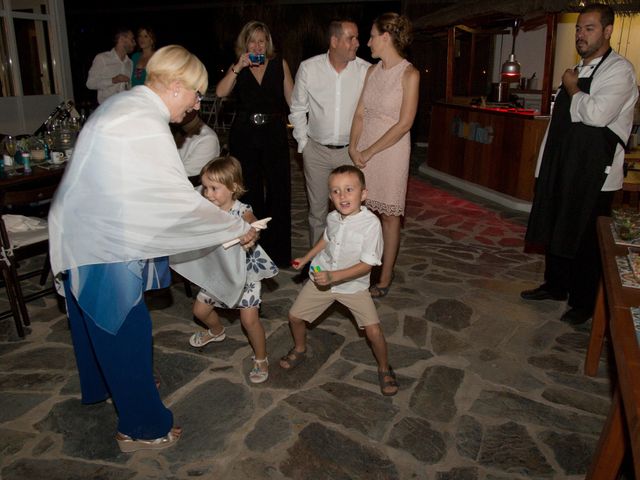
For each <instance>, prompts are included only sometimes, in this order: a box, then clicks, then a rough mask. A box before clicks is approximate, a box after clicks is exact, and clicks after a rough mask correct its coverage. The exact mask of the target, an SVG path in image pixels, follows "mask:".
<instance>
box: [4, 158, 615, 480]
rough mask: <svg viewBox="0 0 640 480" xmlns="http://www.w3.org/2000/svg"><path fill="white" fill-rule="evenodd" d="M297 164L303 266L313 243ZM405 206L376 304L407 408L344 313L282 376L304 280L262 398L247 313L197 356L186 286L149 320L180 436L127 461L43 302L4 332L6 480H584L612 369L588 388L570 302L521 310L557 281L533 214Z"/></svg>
mask: <svg viewBox="0 0 640 480" xmlns="http://www.w3.org/2000/svg"><path fill="white" fill-rule="evenodd" d="M421 155H424V151H421V149H416V158H415V159H414V160H415V162H419V161H421V158H420V156H421ZM298 162H299V160H298V159H296V161H294V162H293V163H292V168H293V172H294V175H293V178H294V185H293V221H294V229H293V230H294V231H293V234H292V235H293V245H294V253H295V254H301V253H302V252H303V251H304V250H305V248H306V242H307V234H306V232H307V229H306V204H305V196H304V187H303V183H302V176H301V173H300V166H299V163H298ZM408 199H409V200H408V208H407V216H406V220H405V225H404V230H403V234H402V246H401V251H400V255H399V259H398V265H397V268H396V277H395V281H394V283H393V287H392V289H391V291H390V294H389V295H388V297H386V298H384V299H383V300H381V301H379V302H378V306H379V314H380V317H381V320H382V324H383V328H384V331H385V334H386V336H387V340H388V342H389V347H390V360H391V364H392V365H393V366H394V368H395V369H396V371H397V372H398V374H399V380H400V383H401V388H400V392H399V393H398V395H397V396H395V397H392V398H387V397H383V396H381V395H380V394H379V390H378V386H377V378H376V369H375V363H374V360H373V357H372V354H371V352H370V350H369V348H368V346H367V344H366V341H365V339H364V338H363V337H362V335H360V334H359V333H358V331H357V329H356V328H355V324H354V322H353V321H352V320H351V319H350V318H349V317H348V315H346V314H345V312H344V310H342V309H341V308H332V309H330V310H329V311H328V313H327V314H325V315H324V317H323V319H322V320H321V321H319V322H317V323H316V324H315V325H314V326H313V328H312V329H311V330H310V332H309V340H310V344H309V345H310V349H309V352H310V355H309V358H308V361H307V362H306V363H304V364H303V365H301V366H300V367H299V368H298V369H296V370H295V371H293V372H290V373H286V372H283V371H282V370H280V368H279V367H278V365H277V359H278V358H279V357H280V356H282V355H283V354H284V353H285V352H286V351H287V350H288V348H289V347H290V346H291V344H292V341H291V338H290V334H289V330H288V327H287V311H288V308H289V307H290V305H291V303H292V301H293V299H294V298H295V296H296V294H297V292H298V291H299V289H300V285H299V284H298V283H296V282H295V281H294V279H295V274H296V273H295V272H293V271H283V272H281V273H280V274H279V275H278V276H277V277H276V278H275V279H274V280H272V281H267V282H265V286H264V296H263V300H264V303H263V307H262V310H261V318H262V320H263V323H264V325H265V329H266V331H267V335H268V339H267V344H268V348H269V351H270V358H271V369H270V378H269V380H268V381H267V382H266V383H265V384H262V385H257V386H255V385H251V384H250V383H249V382H248V380H247V373H248V371H249V368H250V356H251V350H250V347H249V346H248V343H247V341H246V338H245V336H244V335H243V333H242V330H241V327H240V322H239V320H238V318H237V316H236V315H233V314H229V315H227V316H225V317H224V322H225V324H226V327H227V334H228V339H227V340H225V341H224V342H222V343H220V344H210V345H207V346H206V347H204V348H201V349H193V348H191V347H190V346H189V344H188V338H189V335H190V334H191V333H192V332H193V331H194V330H195V329H196V328H197V326H196V325H195V323H194V322H193V320H192V317H191V300H190V299H188V298H186V296H185V294H184V291H183V289H182V286H181V285H180V284H176V285H174V286H173V287H172V296H173V304H172V305H171V306H170V307H168V308H165V309H162V310H155V311H153V312H152V315H153V319H154V341H155V368H156V373H157V376H158V377H159V379H160V380H161V386H160V392H161V394H162V396H163V398H164V401H165V402H166V404H168V405H170V406H171V408H172V409H173V411H174V414H175V418H176V420H177V423H178V424H180V425H181V426H182V427H183V428H184V435H183V437H182V439H181V440H180V442H179V443H178V444H177V445H176V446H175V447H173V448H171V449H167V450H164V451H160V452H138V453H135V454H122V453H120V452H119V450H118V448H117V446H116V443H115V441H114V439H113V437H114V434H115V422H116V412H115V411H114V408H113V405H112V404H111V403H109V402H105V403H102V404H97V405H91V406H86V405H81V404H80V401H79V384H78V378H77V373H76V369H75V361H74V357H73V349H72V347H71V343H70V335H69V331H68V329H67V322H66V319H65V317H64V315H62V314H60V313H59V312H58V310H57V308H56V302H55V299H53V298H46V299H42V300H40V301H36V302H33V303H31V304H30V305H29V309H30V312H31V314H32V317H33V325H32V327H31V329H30V330H31V333H30V334H29V335H28V336H27V338H26V339H25V340H19V339H18V338H17V337H16V335H15V332H14V325H13V321H12V319H8V320H4V321H2V322H0V359H1V363H0V392H1V395H0V454H1V460H0V463H1V465H0V469H1V470H0V478H2V479H3V480H14V479H41V478H42V479H44V478H48V479H65V480H68V479H87V478H95V479H98V478H99V479H186V478H206V479H233V480H235V479H256V480H262V479H264V480H266V479H274V480H275V479H437V480H454V479H455V480H474V479H485V480H507V479H530V478H545V479H546V478H550V479H578V478H584V473H585V472H586V469H587V467H588V464H589V461H590V456H591V454H592V452H593V449H594V447H595V444H596V441H597V438H598V435H599V433H600V429H601V427H602V425H603V422H604V420H605V416H606V413H607V409H608V406H609V401H610V386H609V376H608V368H607V364H606V362H605V361H604V360H603V362H602V366H601V369H600V370H601V371H600V373H599V375H598V377H597V378H589V377H585V376H584V375H583V374H582V361H583V358H584V353H585V347H586V344H587V339H588V334H589V331H588V326H584V327H579V328H574V327H571V326H568V325H565V324H563V323H562V322H560V321H559V320H558V319H559V317H560V315H561V314H562V312H563V309H564V308H565V306H564V304H563V303H560V302H553V301H544V302H537V303H526V302H524V301H522V300H521V299H520V297H519V292H520V290H522V289H524V288H527V287H530V286H533V285H536V284H537V283H538V282H539V281H540V279H541V275H542V267H543V265H542V261H541V257H539V256H534V255H527V254H524V253H523V249H522V246H523V235H524V225H525V222H526V214H522V213H518V212H511V211H507V210H505V209H503V208H500V207H497V206H496V205H493V204H489V203H488V202H485V201H482V200H480V199H477V198H472V197H470V196H469V195H467V194H464V193H461V192H458V191H455V190H453V189H452V188H450V187H447V186H445V185H442V184H435V182H432V181H430V180H427V179H424V178H418V177H417V176H415V175H414V176H412V177H411V179H410V184H409V194H408ZM5 305H6V299H4V298H2V299H0V308H1V309H4V307H5Z"/></svg>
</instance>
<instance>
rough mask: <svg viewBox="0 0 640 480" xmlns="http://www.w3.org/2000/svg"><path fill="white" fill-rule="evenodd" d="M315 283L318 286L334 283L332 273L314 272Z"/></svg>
mask: <svg viewBox="0 0 640 480" xmlns="http://www.w3.org/2000/svg"><path fill="white" fill-rule="evenodd" d="M313 281H314V282H316V284H317V285H321V286H323V287H324V286H327V285H331V284H332V283H333V279H332V278H331V272H329V271H326V270H322V271H315V272H313Z"/></svg>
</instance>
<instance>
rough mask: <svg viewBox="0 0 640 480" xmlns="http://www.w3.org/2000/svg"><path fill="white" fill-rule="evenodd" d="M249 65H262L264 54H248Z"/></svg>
mask: <svg viewBox="0 0 640 480" xmlns="http://www.w3.org/2000/svg"><path fill="white" fill-rule="evenodd" d="M249 60H251V63H255V64H258V65H262V64H263V63H264V53H249Z"/></svg>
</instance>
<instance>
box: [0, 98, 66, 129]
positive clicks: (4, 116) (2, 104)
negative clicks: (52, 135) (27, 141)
mask: <svg viewBox="0 0 640 480" xmlns="http://www.w3.org/2000/svg"><path fill="white" fill-rule="evenodd" d="M61 101H62V97H61V96H60V95H28V96H26V97H0V134H6V135H22V134H31V133H33V132H34V131H35V130H36V129H37V128H38V127H39V126H40V125H42V122H44V121H45V120H46V119H47V117H48V116H49V114H51V112H53V109H54V108H56V106H58V104H59V103H60V102H61Z"/></svg>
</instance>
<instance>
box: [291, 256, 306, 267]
mask: <svg viewBox="0 0 640 480" xmlns="http://www.w3.org/2000/svg"><path fill="white" fill-rule="evenodd" d="M306 263H307V262H305V261H304V258H302V257H298V258H294V259H293V260H291V266H292V267H293V268H294V270H301V269H302V267H304V266H305V264H306Z"/></svg>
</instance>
